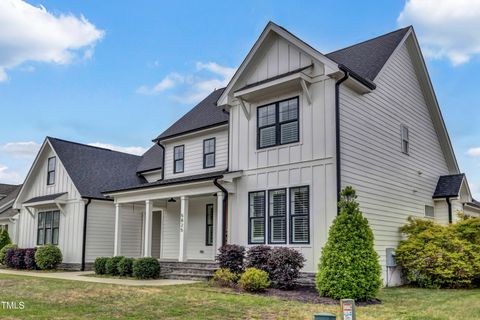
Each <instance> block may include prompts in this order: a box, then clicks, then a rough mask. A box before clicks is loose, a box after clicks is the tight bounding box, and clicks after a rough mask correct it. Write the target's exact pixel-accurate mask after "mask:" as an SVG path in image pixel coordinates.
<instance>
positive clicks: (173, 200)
mask: <svg viewBox="0 0 480 320" xmlns="http://www.w3.org/2000/svg"><path fill="white" fill-rule="evenodd" d="M168 202H171V203H173V202H177V200H175V199H173V198H170V199H168Z"/></svg>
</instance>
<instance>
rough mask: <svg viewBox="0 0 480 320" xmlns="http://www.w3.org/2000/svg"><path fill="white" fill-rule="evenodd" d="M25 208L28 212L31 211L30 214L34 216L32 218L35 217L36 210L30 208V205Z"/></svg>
mask: <svg viewBox="0 0 480 320" xmlns="http://www.w3.org/2000/svg"><path fill="white" fill-rule="evenodd" d="M25 208H26V209H27V211H28V213H30V215H31V216H32V218H33V217H35V212H34V211H32V208H30V207H25Z"/></svg>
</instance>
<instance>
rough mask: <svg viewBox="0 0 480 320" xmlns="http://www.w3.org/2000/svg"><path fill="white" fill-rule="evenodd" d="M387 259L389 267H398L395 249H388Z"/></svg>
mask: <svg viewBox="0 0 480 320" xmlns="http://www.w3.org/2000/svg"><path fill="white" fill-rule="evenodd" d="M386 257H387V259H386V260H387V261H386V263H387V267H396V266H397V261H396V260H395V248H387V251H386Z"/></svg>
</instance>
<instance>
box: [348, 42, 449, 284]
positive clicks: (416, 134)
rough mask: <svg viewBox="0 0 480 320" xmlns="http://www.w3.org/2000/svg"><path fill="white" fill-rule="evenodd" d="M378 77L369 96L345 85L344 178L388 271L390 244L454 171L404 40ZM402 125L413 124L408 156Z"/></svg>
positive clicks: (438, 211) (396, 241) (397, 239)
mask: <svg viewBox="0 0 480 320" xmlns="http://www.w3.org/2000/svg"><path fill="white" fill-rule="evenodd" d="M375 82H376V84H377V88H376V90H374V91H373V92H372V93H369V94H365V95H358V94H356V93H355V92H353V91H352V90H350V89H349V88H347V87H346V86H342V88H341V90H340V120H341V124H340V128H341V143H340V146H341V158H342V167H341V179H342V187H345V186H347V185H351V186H353V187H354V188H355V189H356V190H357V194H358V200H359V202H360V208H361V210H362V211H363V213H364V215H365V217H367V218H368V220H369V223H370V225H371V227H372V228H373V231H374V235H375V248H376V250H377V252H378V254H379V255H380V261H381V264H382V266H384V268H383V269H384V272H385V255H386V254H385V249H386V248H389V247H396V246H397V245H398V241H399V240H400V239H401V235H400V233H399V227H400V226H402V225H404V224H405V223H406V221H407V220H406V219H407V217H408V216H417V217H424V210H425V205H432V206H433V205H434V202H433V200H432V195H433V192H434V190H435V187H436V184H437V181H438V178H439V176H441V175H446V174H449V170H448V167H447V163H446V161H445V158H444V154H443V153H442V149H441V146H440V143H439V140H438V138H437V134H436V131H435V129H434V126H433V122H432V118H431V116H430V114H429V111H428V108H427V105H426V103H425V99H424V96H423V93H422V91H421V87H420V85H419V82H418V80H417V76H416V73H415V69H414V66H413V64H412V62H411V58H410V55H409V51H408V49H407V47H406V45H405V44H403V45H402V46H401V47H399V48H398V49H397V51H396V52H395V53H394V55H393V56H392V57H391V58H390V61H389V62H388V63H387V65H386V66H385V69H384V70H382V73H381V74H380V75H379V77H378V78H377V79H376V80H375ZM401 125H405V126H407V127H408V128H409V136H410V137H409V138H410V152H409V155H406V154H404V153H402V150H401ZM443 208H444V207H443V206H442V205H441V203H440V202H439V203H438V204H436V205H435V209H436V212H435V214H436V215H438V216H439V217H440V216H442V217H443V216H444V214H445V212H440V210H442V209H443ZM384 279H385V274H384Z"/></svg>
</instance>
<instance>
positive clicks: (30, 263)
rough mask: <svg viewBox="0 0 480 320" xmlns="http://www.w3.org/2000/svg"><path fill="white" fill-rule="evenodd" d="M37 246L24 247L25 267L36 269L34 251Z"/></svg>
mask: <svg viewBox="0 0 480 320" xmlns="http://www.w3.org/2000/svg"><path fill="white" fill-rule="evenodd" d="M36 251H37V248H29V249H25V258H24V262H25V269H29V270H35V269H37V263H36V262H35V252H36Z"/></svg>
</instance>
